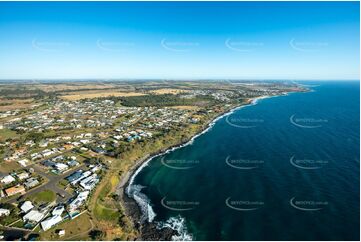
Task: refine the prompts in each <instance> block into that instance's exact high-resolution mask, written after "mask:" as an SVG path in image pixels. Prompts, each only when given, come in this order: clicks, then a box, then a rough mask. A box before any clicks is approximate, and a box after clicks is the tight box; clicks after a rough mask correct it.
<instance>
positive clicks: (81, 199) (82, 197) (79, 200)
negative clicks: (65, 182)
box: [69, 191, 89, 210]
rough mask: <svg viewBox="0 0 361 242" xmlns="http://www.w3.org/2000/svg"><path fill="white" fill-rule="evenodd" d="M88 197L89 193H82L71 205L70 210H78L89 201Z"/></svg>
mask: <svg viewBox="0 0 361 242" xmlns="http://www.w3.org/2000/svg"><path fill="white" fill-rule="evenodd" d="M88 195H89V191H85V192H80V193H79V194H78V196H77V197H76V198H75V199H74V200H73V201H72V202H71V203H70V204H69V209H70V210H75V209H77V208H78V207H79V206H80V205H82V204H83V202H84V201H85V200H86V199H87V197H88Z"/></svg>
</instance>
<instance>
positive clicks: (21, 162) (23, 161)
mask: <svg viewBox="0 0 361 242" xmlns="http://www.w3.org/2000/svg"><path fill="white" fill-rule="evenodd" d="M18 163H19V164H20V165H21V166H23V167H25V166H27V165H28V163H29V160H28V159H23V160H19V161H18Z"/></svg>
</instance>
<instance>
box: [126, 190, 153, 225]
mask: <svg viewBox="0 0 361 242" xmlns="http://www.w3.org/2000/svg"><path fill="white" fill-rule="evenodd" d="M142 188H144V187H143V186H141V185H132V186H131V187H129V189H128V195H129V196H131V197H132V198H133V199H134V200H135V201H136V203H137V204H138V206H139V208H140V210H141V213H142V217H141V222H144V221H145V220H147V221H148V222H152V221H153V219H154V218H155V216H156V214H155V212H154V211H153V208H152V206H151V205H150V200H149V198H148V197H147V196H146V195H145V194H144V193H142V192H141V190H142Z"/></svg>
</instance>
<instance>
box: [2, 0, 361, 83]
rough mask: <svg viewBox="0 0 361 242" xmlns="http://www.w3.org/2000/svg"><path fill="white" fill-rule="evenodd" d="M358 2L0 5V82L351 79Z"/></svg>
mask: <svg viewBox="0 0 361 242" xmlns="http://www.w3.org/2000/svg"><path fill="white" fill-rule="evenodd" d="M359 18H360V17H359V3H358V2H153V3H152V2H33V3H32V2H0V33H1V35H0V53H1V55H0V56H1V57H0V79H66V78H75V79H76V78H105V79H113V78H167V79H168V78H169V79H173V78H176V79H188V78H193V79H194V78H197V79H198V78H214V79H217V78H235V79H236V78H237V79H298V80H305V79H312V80H313V79H325V80H330V79H333V80H341V79H358V77H359V65H360V56H359V53H360V47H359V42H360V39H359V36H360V33H359V28H360V27H359Z"/></svg>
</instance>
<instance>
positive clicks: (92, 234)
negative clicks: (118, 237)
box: [89, 229, 104, 240]
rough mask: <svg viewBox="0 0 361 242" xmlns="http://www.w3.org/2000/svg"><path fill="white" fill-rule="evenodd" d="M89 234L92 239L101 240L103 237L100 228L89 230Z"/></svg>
mask: <svg viewBox="0 0 361 242" xmlns="http://www.w3.org/2000/svg"><path fill="white" fill-rule="evenodd" d="M89 236H90V238H91V239H92V240H101V239H102V238H103V237H104V232H103V231H101V230H97V229H93V230H91V231H90V232H89Z"/></svg>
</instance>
